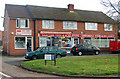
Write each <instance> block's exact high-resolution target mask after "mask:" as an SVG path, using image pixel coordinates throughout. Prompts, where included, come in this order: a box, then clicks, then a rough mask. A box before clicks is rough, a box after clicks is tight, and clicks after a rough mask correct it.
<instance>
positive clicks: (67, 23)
mask: <svg viewBox="0 0 120 79" xmlns="http://www.w3.org/2000/svg"><path fill="white" fill-rule="evenodd" d="M63 29H77V22H70V21H63Z"/></svg>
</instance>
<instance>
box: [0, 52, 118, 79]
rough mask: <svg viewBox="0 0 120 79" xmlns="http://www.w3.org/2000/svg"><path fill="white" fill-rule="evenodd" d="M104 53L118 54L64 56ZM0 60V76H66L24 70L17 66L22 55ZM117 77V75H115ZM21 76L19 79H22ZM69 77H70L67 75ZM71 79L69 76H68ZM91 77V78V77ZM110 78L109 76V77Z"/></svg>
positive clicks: (20, 61)
mask: <svg viewBox="0 0 120 79" xmlns="http://www.w3.org/2000/svg"><path fill="white" fill-rule="evenodd" d="M106 55H118V54H100V55H83V56H66V57H86V56H87V57H90V56H106ZM0 58H2V59H0V60H2V62H1V63H0V65H2V70H0V77H1V76H2V77H3V78H4V77H10V78H11V77H17V78H18V77H19V78H20V77H22V78H29V79H34V78H51V79H54V78H55V79H56V78H59V79H64V78H65V79H66V77H62V76H56V75H50V74H44V73H37V72H31V71H27V70H24V69H22V68H20V67H19V65H20V63H22V62H24V61H28V60H26V59H25V58H24V57H23V56H20V57H15V56H0ZM115 77H117V75H115ZM22 78H21V79H22ZM67 78H70V77H67ZM70 79H71V78H70ZM79 79H87V78H79ZM92 79H93V78H92ZM110 79H111V78H110Z"/></svg>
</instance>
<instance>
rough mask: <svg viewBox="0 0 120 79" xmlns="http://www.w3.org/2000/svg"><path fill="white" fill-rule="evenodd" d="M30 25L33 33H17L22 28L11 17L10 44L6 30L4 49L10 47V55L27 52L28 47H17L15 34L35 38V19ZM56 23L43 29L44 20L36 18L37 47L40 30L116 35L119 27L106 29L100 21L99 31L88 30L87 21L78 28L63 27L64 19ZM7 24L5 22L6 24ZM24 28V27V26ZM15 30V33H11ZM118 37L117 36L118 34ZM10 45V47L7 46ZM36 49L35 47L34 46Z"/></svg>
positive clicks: (78, 24)
mask: <svg viewBox="0 0 120 79" xmlns="http://www.w3.org/2000/svg"><path fill="white" fill-rule="evenodd" d="M29 23H30V24H29V27H30V28H27V29H26V30H29V29H30V30H32V35H16V29H21V28H16V19H10V20H9V33H8V39H9V42H8V45H7V43H5V42H6V40H7V37H6V36H7V35H6V33H7V32H6V31H5V32H4V35H5V36H4V38H3V40H4V43H3V47H4V51H5V52H7V48H8V53H9V54H10V55H24V54H25V53H26V52H27V49H15V36H25V37H33V38H34V25H33V20H30V22H29ZM54 23H55V29H51V30H50V29H42V20H36V23H35V24H36V25H35V26H36V48H37V47H39V37H38V32H39V31H55V32H63V31H64V32H73V34H80V33H81V32H83V34H91V35H92V34H96V35H97V34H99V35H115V33H116V34H117V27H116V25H114V26H113V31H104V24H102V23H98V30H97V31H86V30H85V22H77V28H78V29H77V30H64V29H63V21H54ZM4 25H5V24H4ZM4 29H5V30H6V26H4ZM22 29H24V28H22ZM11 32H13V33H14V34H11ZM116 39H117V36H116ZM7 46H8V47H7ZM33 47H34V40H33ZM33 49H34V48H33Z"/></svg>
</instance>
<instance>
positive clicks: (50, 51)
mask: <svg viewBox="0 0 120 79" xmlns="http://www.w3.org/2000/svg"><path fill="white" fill-rule="evenodd" d="M49 53H50V54H56V53H57V48H56V47H49Z"/></svg>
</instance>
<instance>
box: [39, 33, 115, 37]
mask: <svg viewBox="0 0 120 79" xmlns="http://www.w3.org/2000/svg"><path fill="white" fill-rule="evenodd" d="M40 36H47V37H49V36H50V37H103V38H114V37H115V35H87V34H83V35H81V34H69V35H67V34H40Z"/></svg>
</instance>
